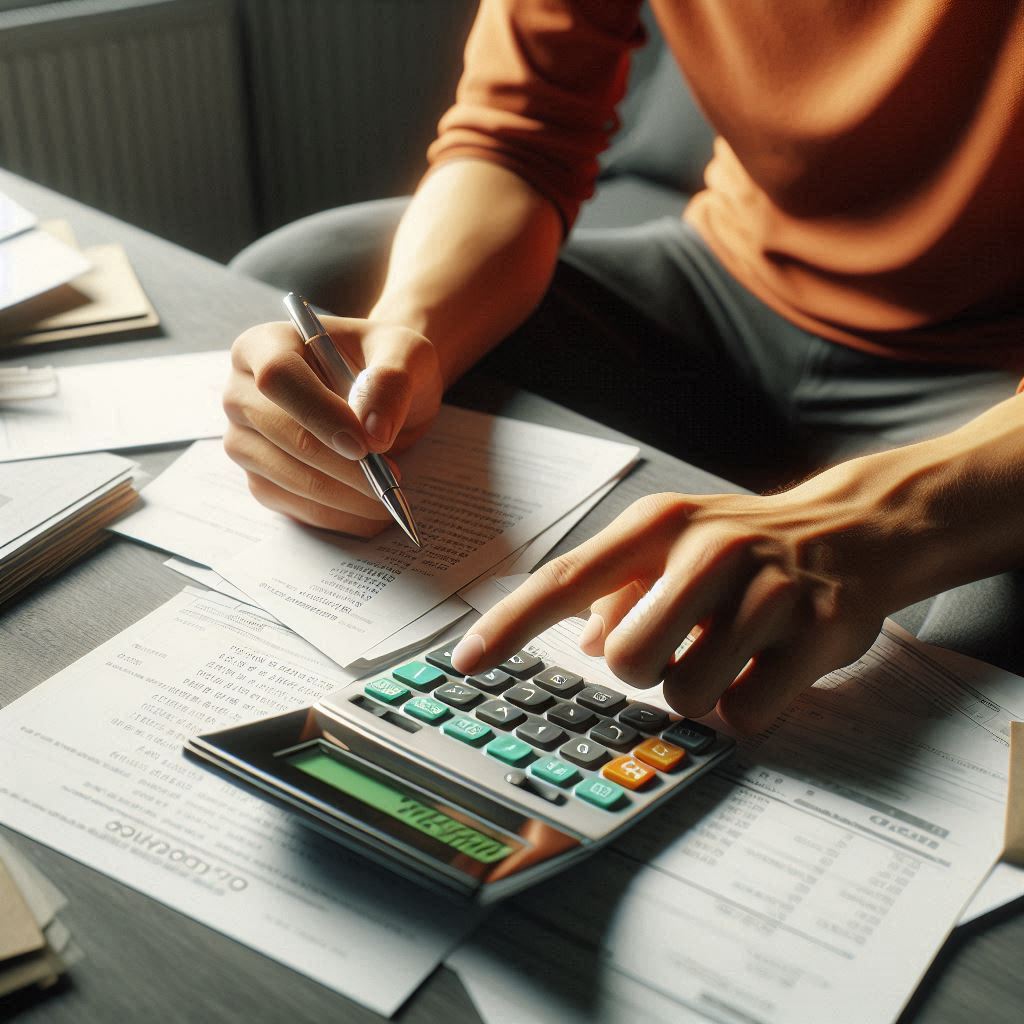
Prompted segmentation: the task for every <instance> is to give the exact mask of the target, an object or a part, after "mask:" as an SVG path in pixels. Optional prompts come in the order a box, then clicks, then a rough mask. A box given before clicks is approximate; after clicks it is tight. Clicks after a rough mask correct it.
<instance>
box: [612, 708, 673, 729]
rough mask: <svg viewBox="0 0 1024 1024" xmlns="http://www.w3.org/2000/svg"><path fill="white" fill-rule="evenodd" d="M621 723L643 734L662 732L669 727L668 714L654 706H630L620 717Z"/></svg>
mask: <svg viewBox="0 0 1024 1024" xmlns="http://www.w3.org/2000/svg"><path fill="white" fill-rule="evenodd" d="M619 721H620V722H625V723H626V724H627V725H631V726H633V728H634V729H639V730H640V731H641V732H661V730H662V729H664V728H665V726H666V725H668V714H667V713H666V712H664V711H662V710H661V708H656V707H654V706H653V705H652V704H639V703H636V704H629V705H628V706H627V707H626V709H625V710H624V711H623V712H622V714H620V715H619Z"/></svg>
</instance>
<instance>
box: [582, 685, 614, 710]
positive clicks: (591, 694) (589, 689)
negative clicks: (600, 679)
mask: <svg viewBox="0 0 1024 1024" xmlns="http://www.w3.org/2000/svg"><path fill="white" fill-rule="evenodd" d="M576 700H578V701H579V702H580V704H582V705H583V706H584V707H585V708H590V710H591V711H599V712H600V713H601V714H602V715H614V714H615V712H616V711H618V710H619V708H621V707H622V705H623V704H625V703H626V696H625V694H622V693H619V692H618V690H609V689H608V688H607V687H605V686H584V687H583V689H582V690H580V692H579V693H577V694H576Z"/></svg>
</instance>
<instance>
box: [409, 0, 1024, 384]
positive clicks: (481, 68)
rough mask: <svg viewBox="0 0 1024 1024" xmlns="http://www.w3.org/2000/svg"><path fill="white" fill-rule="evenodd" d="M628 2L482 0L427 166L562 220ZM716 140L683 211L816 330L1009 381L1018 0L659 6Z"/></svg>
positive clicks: (1023, 223)
mask: <svg viewBox="0 0 1024 1024" xmlns="http://www.w3.org/2000/svg"><path fill="white" fill-rule="evenodd" d="M638 6H639V4H638V2H637V0H482V2H481V6H480V12H479V14H478V16H477V20H476V24H475V25H474V28H473V31H472V33H471V35H470V38H469V42H468V44H467V48H466V67H465V72H464V74H463V77H462V80H461V83H460V85H459V91H458V96H457V99H456V103H455V105H454V106H453V107H452V109H451V110H450V111H449V112H448V113H447V114H446V115H445V116H444V118H443V119H442V121H441V124H440V131H439V136H438V139H437V141H435V142H434V144H433V145H432V147H431V149H430V153H429V158H430V161H431V163H434V164H436V163H438V162H441V161H444V160H448V159H453V158H458V157H464V156H476V157H483V158H485V159H489V160H493V161H496V162H498V163H500V164H502V165H504V166H506V167H508V168H510V169H512V170H513V171H515V172H516V173H518V174H519V175H521V176H522V177H523V178H525V179H526V180H527V181H529V182H530V183H531V184H532V185H533V186H534V187H535V188H536V189H537V190H538V191H539V192H541V193H542V194H544V195H545V196H547V197H548V198H549V199H550V200H551V201H552V202H553V203H554V204H555V205H556V206H557V208H558V209H559V211H560V212H561V214H562V217H563V218H564V220H565V222H566V225H567V226H568V225H571V224H572V222H573V220H574V218H575V216H576V214H577V213H578V211H579V206H580V204H581V202H582V201H583V200H584V199H586V198H587V197H588V196H589V195H590V194H591V193H592V191H593V187H594V180H595V177H596V174H597V159H596V158H597V154H598V153H599V152H600V150H601V149H602V148H603V147H604V146H605V145H606V143H607V141H608V138H609V136H610V134H611V133H612V132H613V131H614V128H615V126H616V121H615V113H614V112H615V105H616V103H617V102H618V100H619V99H620V98H621V96H622V94H623V92H624V90H625V85H626V77H627V71H628V62H629V52H630V49H631V48H632V47H634V46H636V45H639V44H640V43H641V42H642V40H643V30H642V28H641V26H640V24H639V20H638ZM652 6H653V7H654V10H655V13H656V15H657V18H658V21H659V24H660V25H661V28H662V31H663V33H664V35H665V39H666V42H667V44H668V45H669V46H670V47H671V49H672V51H673V52H674V54H675V56H676V58H677V60H678V61H679V63H680V66H681V67H682V69H683V71H684V73H685V74H686V77H687V78H688V80H689V83H690V86H691V89H692V90H693V93H694V95H695V97H696V99H697V101H698V103H699V104H700V105H701V107H702V108H703V110H704V112H705V114H706V115H707V117H708V119H709V120H710V121H711V123H712V124H713V125H714V126H715V129H716V131H717V132H718V138H717V140H716V143H715V152H714V157H713V159H712V160H711V162H710V163H709V164H708V167H707V169H706V171H705V184H706V188H705V189H704V190H703V191H701V192H699V193H698V194H697V195H696V196H694V198H693V200H692V201H691V202H690V204H689V206H688V207H687V210H686V214H685V216H686V217H687V219H688V220H689V221H690V222H691V223H692V224H693V225H694V226H695V227H696V228H697V229H698V230H699V231H700V233H701V235H702V236H703V237H704V239H705V240H706V241H707V243H708V245H709V246H710V247H711V248H712V249H713V250H714V252H715V253H716V254H717V255H718V257H719V259H721V261H722V262H723V263H724V264H725V266H726V267H727V268H728V269H729V270H730V272H731V273H732V274H733V275H734V276H735V277H736V278H738V279H739V281H741V282H742V283H743V284H744V285H745V286H746V287H747V288H748V289H750V291H752V292H753V293H754V294H755V295H757V296H758V297H760V298H761V299H762V300H763V301H764V302H766V303H767V304H768V305H770V306H771V307H773V308H774V309H775V310H777V311H778V312H779V313H781V314H782V315H783V316H785V317H786V318H787V319H789V320H791V321H792V322H794V323H796V324H798V325H799V326H801V327H804V328H806V329H808V330H810V331H812V332H814V333H816V334H819V335H822V336H823V337H826V338H830V339H832V340H835V341H838V342H842V343H844V344H847V345H851V346H854V347H857V348H861V349H866V350H869V351H874V352H878V353H880V354H882V355H887V356H892V357H895V358H904V359H940V360H944V361H948V362H960V363H976V364H983V365H993V366H1003V367H1007V368H1013V369H1016V370H1019V371H1024V0H652Z"/></svg>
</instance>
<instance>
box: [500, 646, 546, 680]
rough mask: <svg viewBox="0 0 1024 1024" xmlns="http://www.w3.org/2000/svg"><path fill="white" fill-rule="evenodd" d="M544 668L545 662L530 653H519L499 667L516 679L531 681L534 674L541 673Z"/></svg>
mask: <svg viewBox="0 0 1024 1024" xmlns="http://www.w3.org/2000/svg"><path fill="white" fill-rule="evenodd" d="M543 667H544V662H543V661H541V660H540V658H538V657H537V656H536V655H535V654H530V652H529V651H519V652H518V653H517V654H513V655H512V657H511V658H509V659H508V661H503V662H502V663H501V664H500V665H499V666H498V668H500V669H502V670H503V671H504V672H508V673H509V674H510V675H513V676H515V677H516V679H529V678H530V676H532V675H533V673H534V672H539V671H540V670H541V669H542V668H543Z"/></svg>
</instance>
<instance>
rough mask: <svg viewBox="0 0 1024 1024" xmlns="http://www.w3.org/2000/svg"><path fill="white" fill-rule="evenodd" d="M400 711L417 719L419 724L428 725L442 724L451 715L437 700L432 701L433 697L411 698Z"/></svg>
mask: <svg viewBox="0 0 1024 1024" xmlns="http://www.w3.org/2000/svg"><path fill="white" fill-rule="evenodd" d="M402 710H403V711H404V712H405V713H406V714H407V715H412V717H413V718H418V719H419V720H420V721H421V722H427V723H429V724H430V725H436V724H437V723H438V722H443V721H444V720H445V719H446V718H447V717H448V716H449V715H450V714H451V712H450V711H449V710H448V708H447V707H445V705H444V704H442V703H441V702H440V701H439V700H434V698H433V697H413V699H412V700H411V701H409V703H408V704H406V705H405V707H404V708H402Z"/></svg>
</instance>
